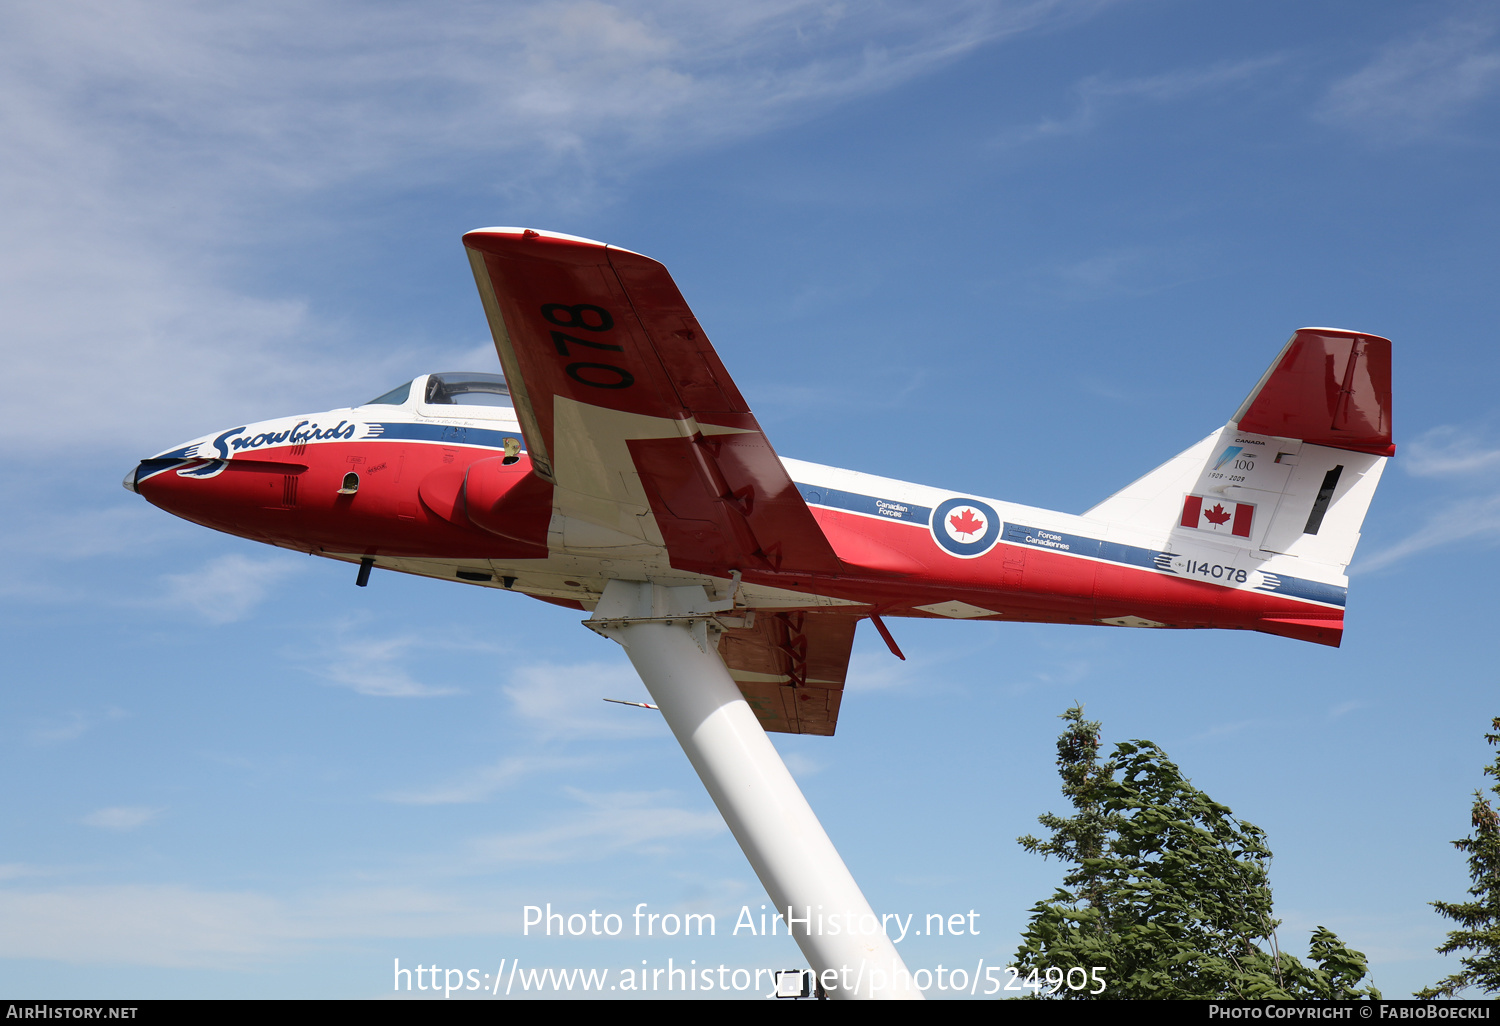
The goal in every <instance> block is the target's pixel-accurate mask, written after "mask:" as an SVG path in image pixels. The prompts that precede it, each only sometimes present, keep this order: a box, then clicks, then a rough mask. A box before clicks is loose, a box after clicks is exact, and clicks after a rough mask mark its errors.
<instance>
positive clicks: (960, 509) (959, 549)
mask: <svg viewBox="0 0 1500 1026" xmlns="http://www.w3.org/2000/svg"><path fill="white" fill-rule="evenodd" d="M931 526H932V537H933V540H934V541H936V542H937V543H938V545H940V546H941V547H942V548H943V549H944V550H945V551H947V552H950V553H952V554H953V555H955V556H958V557H960V558H961V559H972V558H974V557H975V556H982V555H984V554H985V553H986V552H988V551H990V549H992V548H994V547H995V543H996V542H997V541H999V540H1000V517H999V516H998V515H996V513H995V508H994V507H993V506H991V505H990V504H989V503H987V502H980V501H979V500H978V499H948V500H947V501H945V502H940V503H938V505H937V508H936V509H934V510H933V511H932V525H931Z"/></svg>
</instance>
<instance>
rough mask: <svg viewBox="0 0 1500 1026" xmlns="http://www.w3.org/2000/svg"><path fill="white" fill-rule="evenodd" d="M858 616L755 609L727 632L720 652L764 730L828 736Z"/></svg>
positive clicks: (834, 720) (846, 670)
mask: <svg viewBox="0 0 1500 1026" xmlns="http://www.w3.org/2000/svg"><path fill="white" fill-rule="evenodd" d="M858 621H859V618H858V617H856V616H851V615H849V614H847V613H829V612H814V611H804V610H799V611H793V612H782V613H770V612H765V611H762V612H760V613H759V614H757V616H756V619H755V626H754V627H746V628H741V629H739V630H732V631H728V632H726V633H725V634H724V635H723V637H722V638H720V640H719V654H720V655H722V656H723V657H724V663H725V665H727V666H728V667H729V674H730V676H732V677H733V678H734V680H735V683H737V684H738V685H739V686H740V691H741V692H742V693H743V694H744V696H745V700H746V701H748V702H749V703H750V708H751V709H753V710H755V715H756V718H757V719H759V720H760V723H761V726H763V727H765V728H766V730H768V731H776V732H778V733H782V734H821V735H824V736H828V735H832V734H833V730H834V726H835V725H836V724H837V722H838V718H839V702H840V701H841V700H842V698H843V693H844V678H845V676H846V675H847V673H848V670H849V650H850V649H851V648H852V647H853V645H854V627H855V624H856V623H858Z"/></svg>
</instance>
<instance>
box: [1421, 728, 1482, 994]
mask: <svg viewBox="0 0 1500 1026" xmlns="http://www.w3.org/2000/svg"><path fill="white" fill-rule="evenodd" d="M1490 727H1491V729H1492V730H1494V731H1495V733H1493V734H1486V735H1485V736H1484V739H1485V740H1486V741H1488V742H1489V743H1490V744H1492V745H1500V718H1497V719H1495V720H1493V721H1492V722H1491V724H1490ZM1484 772H1485V775H1486V776H1489V777H1494V778H1495V780H1496V783H1495V784H1494V785H1493V786H1492V787H1491V788H1490V790H1491V791H1493V792H1494V793H1495V794H1497V795H1500V753H1497V754H1496V756H1495V761H1494V762H1492V763H1490V764H1489V765H1488V766H1486V767H1485V769H1484ZM1470 823H1471V825H1472V826H1473V828H1474V833H1473V835H1472V836H1470V837H1465V838H1463V839H1462V840H1459V841H1454V842H1453V846H1454V847H1455V848H1457V849H1458V850H1459V851H1462V852H1467V853H1468V855H1469V879H1470V881H1471V882H1472V884H1473V886H1471V887H1470V888H1469V896H1470V897H1472V898H1473V899H1474V900H1473V901H1463V902H1448V901H1434V902H1433V903H1432V906H1433V907H1434V908H1436V909H1437V910H1438V912H1440V913H1441V914H1442V915H1443V916H1445V917H1446V918H1448V919H1451V920H1453V921H1454V922H1455V923H1458V924H1459V926H1460V927H1462V928H1461V929H1458V930H1454V931H1452V932H1451V933H1449V934H1448V940H1447V941H1446V942H1445V943H1444V944H1443V945H1442V947H1440V948H1438V949H1437V950H1438V954H1440V955H1451V954H1452V953H1453V952H1455V951H1472V952H1474V954H1472V955H1465V956H1464V957H1463V958H1462V959H1461V960H1460V964H1461V965H1462V966H1463V968H1462V969H1461V970H1460V971H1458V972H1456V973H1454V974H1453V975H1452V976H1449V977H1447V978H1446V979H1442V980H1439V981H1438V982H1437V983H1435V984H1433V985H1432V986H1431V987H1428V988H1426V989H1425V990H1421V991H1418V992H1417V997H1419V998H1435V997H1452V996H1454V995H1455V994H1457V993H1458V992H1459V991H1461V990H1464V989H1466V988H1468V987H1478V988H1479V989H1480V990H1481V991H1483V992H1484V993H1486V994H1494V993H1496V992H1500V816H1496V815H1495V810H1494V808H1493V807H1491V805H1490V803H1489V802H1488V801H1487V800H1486V799H1485V797H1484V792H1483V791H1475V792H1474V808H1473V812H1472V814H1471V816H1470Z"/></svg>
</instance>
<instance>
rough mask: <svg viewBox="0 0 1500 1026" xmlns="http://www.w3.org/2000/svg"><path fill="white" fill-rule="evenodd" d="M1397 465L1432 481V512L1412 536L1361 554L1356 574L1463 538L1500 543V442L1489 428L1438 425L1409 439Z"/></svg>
mask: <svg viewBox="0 0 1500 1026" xmlns="http://www.w3.org/2000/svg"><path fill="white" fill-rule="evenodd" d="M1396 465H1397V466H1399V467H1400V468H1401V469H1402V470H1404V471H1406V472H1407V473H1408V474H1411V475H1413V476H1415V477H1420V478H1424V479H1426V480H1427V481H1428V482H1429V484H1428V485H1427V486H1426V487H1427V489H1428V490H1429V491H1430V492H1431V493H1432V494H1429V495H1428V496H1427V497H1426V499H1425V501H1424V505H1423V508H1424V509H1425V510H1427V511H1428V513H1427V515H1426V517H1425V518H1424V520H1423V522H1422V524H1421V526H1420V527H1418V528H1416V529H1415V530H1413V531H1410V532H1409V533H1408V534H1407V535H1406V537H1404V538H1401V539H1400V540H1398V541H1396V542H1393V543H1391V544H1388V545H1386V546H1385V547H1384V548H1381V549H1378V550H1376V551H1374V552H1372V553H1370V554H1369V555H1367V556H1364V557H1362V558H1359V559H1358V560H1357V561H1356V562H1355V563H1354V565H1353V566H1351V567H1350V570H1349V572H1350V574H1351V575H1354V574H1361V573H1368V572H1370V571H1374V570H1380V569H1383V568H1385V567H1388V566H1392V565H1394V564H1396V563H1399V562H1401V561H1403V560H1405V559H1408V558H1409V557H1411V556H1414V555H1416V554H1418V553H1421V552H1426V551H1428V550H1431V549H1436V548H1441V547H1443V546H1448V545H1454V544H1457V543H1459V542H1475V541H1477V542H1479V543H1480V544H1485V545H1494V544H1500V487H1497V485H1496V482H1495V477H1494V473H1493V471H1494V468H1495V467H1496V466H1500V445H1496V443H1494V442H1492V441H1490V440H1489V437H1488V433H1487V432H1486V431H1485V430H1484V429H1482V428H1480V427H1476V426H1473V425H1453V424H1446V425H1441V426H1439V427H1435V428H1432V429H1430V430H1429V431H1426V432H1425V433H1423V434H1422V436H1421V437H1419V438H1417V439H1415V440H1413V441H1411V442H1409V443H1407V445H1406V446H1405V448H1404V449H1403V451H1402V453H1401V458H1400V459H1398V460H1397V461H1396ZM1445 492H1446V494H1444V493H1445ZM1476 493H1477V494H1476Z"/></svg>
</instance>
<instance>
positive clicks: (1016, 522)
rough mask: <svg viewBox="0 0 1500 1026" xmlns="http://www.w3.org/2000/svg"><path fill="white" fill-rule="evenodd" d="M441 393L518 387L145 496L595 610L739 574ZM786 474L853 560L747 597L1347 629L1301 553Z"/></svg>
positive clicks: (759, 572)
mask: <svg viewBox="0 0 1500 1026" xmlns="http://www.w3.org/2000/svg"><path fill="white" fill-rule="evenodd" d="M444 379H448V380H450V381H452V380H458V381H460V382H462V381H464V380H465V379H492V380H493V381H499V380H500V379H499V378H498V376H495V375H467V376H465V375H446V376H436V375H434V376H423V377H421V378H418V379H417V380H416V381H415V382H413V383H412V385H411V386H410V387H408V388H404V389H397V390H395V391H394V392H392V393H390V394H389V395H388V396H384V397H382V398H381V399H380V400H376V401H374V402H372V403H370V404H366V405H364V406H359V407H352V408H347V409H338V410H330V411H327V412H323V413H317V414H308V415H303V416H297V417H285V418H280V419H277V420H270V421H263V422H260V423H255V424H247V425H243V426H239V427H236V428H232V429H229V430H226V431H220V432H216V433H214V434H210V435H205V436H203V437H201V438H198V439H194V440H193V441H191V442H188V443H187V444H185V445H181V446H178V447H176V448H173V449H171V450H168V451H166V452H163V453H161V454H160V455H158V456H156V457H153V458H152V459H149V460H145V461H143V462H142V463H141V464H140V466H139V467H138V468H136V470H134V471H132V473H131V474H130V475H128V476H127V478H126V486H127V487H128V488H131V489H132V490H134V491H138V492H139V493H140V494H141V495H142V496H144V497H145V498H146V499H148V500H149V501H151V502H152V503H154V504H156V505H158V506H160V507H162V508H164V509H166V510H168V511H169V512H172V513H174V514H176V515H178V516H180V517H183V518H185V519H187V520H190V521H193V522H194V523H198V524H201V525H203V526H205V527H211V528H214V529H215V530H219V531H224V532H227V533H229V534H234V535H238V536H241V537H244V538H249V539H253V540H256V541H261V542H265V543H267V544H271V545H277V546H281V547H283V548H288V549H294V550H297V551H301V552H308V553H312V554H314V555H320V556H326V557H329V558H332V559H338V560H344V561H348V562H355V563H358V562H360V561H362V560H363V561H373V565H374V566H375V567H377V568H382V569H389V570H397V571H402V572H406V573H413V574H421V575H425V576H430V577H435V578H440V579H445V580H452V581H457V582H459V583H467V584H472V585H475V586H479V587H492V588H503V589H507V590H511V591H518V592H521V593H523V594H527V595H530V596H533V597H535V598H539V599H543V600H545V601H549V602H554V603H558V604H563V605H567V606H570V607H575V608H579V609H592V608H593V606H594V604H595V603H596V602H597V600H598V596H599V595H600V593H601V592H602V591H603V588H604V585H605V584H606V582H607V581H609V580H610V579H612V578H621V579H628V580H649V581H653V582H657V583H677V584H684V583H696V584H704V585H706V586H709V587H710V589H711V593H714V594H720V595H725V594H728V593H729V591H730V588H731V585H730V583H729V582H728V581H726V580H725V579H723V578H718V577H708V576H705V575H703V574H701V573H696V572H694V571H693V570H691V569H684V568H682V567H678V566H673V565H672V562H671V559H670V557H669V555H668V550H667V547H666V546H664V545H662V544H661V543H660V536H659V534H653V532H652V530H651V529H650V528H649V525H646V529H643V530H640V531H638V532H636V533H635V534H627V533H621V531H620V530H619V529H618V528H619V525H618V524H617V523H616V524H609V523H605V522H602V521H603V520H604V519H605V518H602V517H601V518H600V520H601V522H591V521H590V520H589V519H588V518H587V517H582V516H579V515H577V514H576V513H575V514H574V515H571V516H564V515H562V514H561V513H557V512H554V510H553V509H552V506H551V500H550V496H551V492H550V490H549V489H547V488H541V487H537V485H538V484H539V481H538V479H537V478H536V476H535V475H532V474H531V473H530V470H531V463H530V458H529V456H528V455H527V453H526V452H525V449H524V446H523V443H522V437H523V436H522V432H521V427H520V425H519V423H518V421H517V418H516V415H515V412H514V410H513V409H512V408H511V407H510V406H509V405H508V404H507V403H506V401H505V399H504V397H503V392H504V386H503V384H501V385H499V386H498V393H491V394H488V395H484V394H481V395H478V396H474V395H470V396H467V398H470V399H473V398H478V399H479V400H481V401H482V402H483V404H482V405H470V404H465V403H464V401H463V400H464V399H465V398H466V396H465V395H464V394H462V393H461V392H460V393H459V394H457V395H456V396H444V395H442V394H441V393H442V391H443V389H442V388H441V387H440V385H441V383H442V381H443V380H444ZM459 387H462V386H461V385H460V386H459ZM486 387H488V386H486ZM450 391H451V390H450ZM431 398H436V399H438V400H439V401H438V402H427V401H426V400H427V399H431ZM454 399H457V400H458V401H456V402H455V401H453V400H454ZM1205 442H1207V440H1205ZM782 463H783V465H784V466H785V468H786V470H787V472H788V474H789V475H790V477H791V479H792V480H793V481H794V482H795V483H796V487H797V489H798V491H799V492H800V493H801V495H802V498H803V500H805V502H806V503H807V505H808V507H809V508H810V509H811V510H812V512H813V516H814V518H815V520H816V522H817V525H818V526H819V527H820V528H821V529H822V531H823V532H824V534H825V536H826V537H827V539H828V541H829V543H830V544H831V546H832V548H833V550H834V552H835V553H836V554H837V556H838V558H839V561H840V563H841V564H842V568H841V569H840V570H839V572H837V573H829V572H827V571H819V572H803V571H800V570H799V569H798V568H797V567H795V566H788V567H784V568H781V569H768V568H766V567H758V568H757V567H746V568H744V569H743V571H742V572H741V579H740V581H739V582H738V583H737V584H736V585H734V586H733V587H734V588H736V589H737V593H736V595H735V599H736V602H737V604H740V605H744V606H750V607H755V608H785V609H795V608H809V609H811V608H828V607H846V608H847V610H848V611H849V612H851V613H867V614H875V615H879V616H898V617H899V616H911V617H944V618H959V619H991V620H1020V621H1032V622H1049V623H1097V624H1110V625H1117V626H1134V627H1178V628H1205V627H1217V628H1239V629H1250V630H1259V631H1265V632H1268V633H1275V634H1282V635H1286V636H1290V637H1296V638H1301V639H1304V640H1309V641H1317V642H1322V643H1324V644H1336V643H1337V641H1338V636H1339V632H1340V631H1341V628H1342V621H1343V608H1344V596H1345V587H1344V582H1343V580H1342V579H1339V580H1337V581H1328V580H1326V579H1325V580H1322V581H1313V580H1306V579H1303V578H1302V577H1298V576H1296V575H1295V574H1294V573H1293V572H1292V570H1291V564H1293V563H1295V562H1296V561H1295V560H1290V559H1288V560H1286V566H1279V565H1278V561H1277V558H1276V557H1275V556H1274V555H1272V556H1268V557H1266V558H1258V559H1256V560H1254V561H1253V562H1252V561H1247V559H1246V558H1245V555H1244V553H1243V549H1242V548H1238V549H1237V548H1235V547H1229V546H1216V545H1214V544H1213V542H1212V539H1211V538H1209V539H1204V540H1202V541H1197V540H1194V541H1191V542H1189V543H1187V544H1184V542H1183V540H1182V539H1181V538H1174V537H1173V536H1172V535H1171V533H1170V532H1169V531H1166V530H1163V531H1160V532H1153V531H1142V530H1139V529H1132V528H1130V527H1127V526H1122V525H1121V524H1118V523H1110V522H1106V521H1101V520H1093V519H1090V518H1088V517H1086V516H1076V515H1071V514H1067V513H1061V512H1057V511H1053V510H1045V509H1039V508H1036V507H1030V506H1023V505H1018V504H1015V503H1008V502H1004V501H1000V500H995V499H984V498H979V497H975V496H971V495H967V494H964V493H959V492H953V491H948V490H944V489H941V488H934V487H929V486H925V485H919V484H912V483H909V482H905V481H898V480H894V479H889V478H883V477H877V476H873V475H869V474H862V473H858V472H855V471H849V470H841V469H837V468H833V467H826V466H820V465H818V464H812V463H804V462H801V461H797V460H791V459H783V460H782ZM1278 570H1280V571H1281V572H1279V573H1278V572H1277V571H1278Z"/></svg>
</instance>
